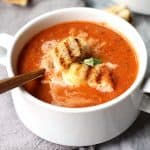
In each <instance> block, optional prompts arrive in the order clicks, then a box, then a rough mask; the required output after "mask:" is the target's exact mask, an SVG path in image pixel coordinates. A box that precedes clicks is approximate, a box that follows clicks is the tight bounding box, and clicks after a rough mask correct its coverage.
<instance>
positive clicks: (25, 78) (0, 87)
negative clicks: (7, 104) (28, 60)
mask: <svg viewBox="0 0 150 150" xmlns="http://www.w3.org/2000/svg"><path fill="white" fill-rule="evenodd" d="M44 73H45V69H39V70H36V71H32V72H29V73H24V74H20V75H16V76H15V77H10V78H7V79H3V80H0V94H1V93H4V92H6V91H8V90H11V89H13V88H16V87H18V86H22V85H24V84H26V83H27V82H29V81H31V80H34V79H37V78H40V77H43V76H44Z"/></svg>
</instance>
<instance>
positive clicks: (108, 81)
mask: <svg viewBox="0 0 150 150" xmlns="http://www.w3.org/2000/svg"><path fill="white" fill-rule="evenodd" d="M109 65H110V64H109ZM111 71H112V68H109V67H108V65H107V64H105V63H104V64H100V65H96V66H95V67H94V68H92V69H91V71H90V72H89V76H88V84H89V86H91V87H93V88H96V89H97V90H99V91H101V92H112V91H113V90H114V84H113V80H112V74H111Z"/></svg>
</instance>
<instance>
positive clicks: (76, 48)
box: [51, 36, 89, 71]
mask: <svg viewBox="0 0 150 150" xmlns="http://www.w3.org/2000/svg"><path fill="white" fill-rule="evenodd" d="M88 52H89V49H88V46H87V44H86V41H84V39H82V38H77V37H73V36H69V37H67V38H65V39H64V40H61V41H60V42H58V44H57V46H56V47H55V48H53V49H51V58H52V59H53V63H54V68H56V70H57V71H60V70H62V69H67V68H68V67H69V66H70V65H71V64H72V63H73V62H76V61H80V59H82V58H84V57H86V56H87V54H88Z"/></svg>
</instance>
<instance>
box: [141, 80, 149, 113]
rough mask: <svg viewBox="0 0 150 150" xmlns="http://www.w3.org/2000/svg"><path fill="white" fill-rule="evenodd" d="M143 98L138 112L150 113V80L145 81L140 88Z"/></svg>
mask: <svg viewBox="0 0 150 150" xmlns="http://www.w3.org/2000/svg"><path fill="white" fill-rule="evenodd" d="M142 92H143V93H144V94H143V97H142V103H141V106H140V110H142V111H144V112H147V113H150V78H148V79H147V80H146V82H145V83H144V85H143V88H142Z"/></svg>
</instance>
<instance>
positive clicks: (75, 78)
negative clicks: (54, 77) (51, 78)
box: [62, 63, 89, 86]
mask: <svg viewBox="0 0 150 150" xmlns="http://www.w3.org/2000/svg"><path fill="white" fill-rule="evenodd" d="M88 69H89V67H88V66H87V65H85V64H79V63H73V64H71V65H70V68H69V69H68V70H66V71H64V72H63V73H62V78H63V80H64V82H65V83H66V84H67V85H69V86H79V85H81V84H84V83H85V81H86V76H87V72H88Z"/></svg>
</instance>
